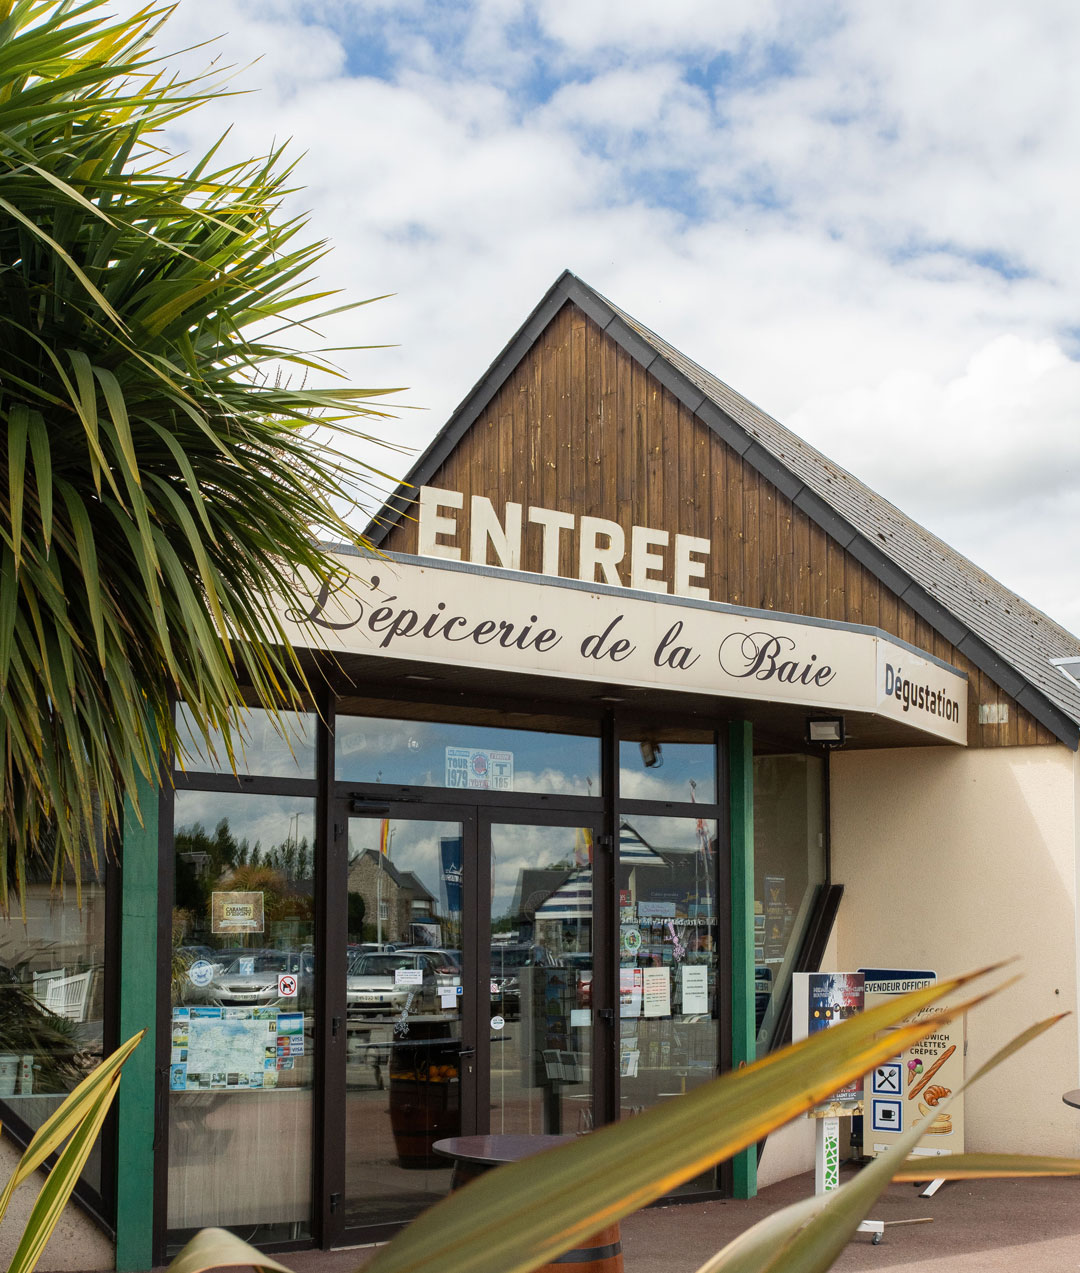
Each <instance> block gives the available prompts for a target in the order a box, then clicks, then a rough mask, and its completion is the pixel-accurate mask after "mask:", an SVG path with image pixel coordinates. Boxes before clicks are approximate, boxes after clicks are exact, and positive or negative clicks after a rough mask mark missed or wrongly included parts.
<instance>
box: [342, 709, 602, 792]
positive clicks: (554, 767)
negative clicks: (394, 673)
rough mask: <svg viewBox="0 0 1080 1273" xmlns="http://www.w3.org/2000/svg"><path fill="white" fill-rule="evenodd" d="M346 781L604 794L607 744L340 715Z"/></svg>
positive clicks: (483, 727) (565, 736) (534, 733)
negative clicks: (602, 775) (602, 754)
mask: <svg viewBox="0 0 1080 1273" xmlns="http://www.w3.org/2000/svg"><path fill="white" fill-rule="evenodd" d="M336 741H337V776H338V778H339V779H340V780H341V781H343V782H373V783H376V782H377V783H394V784H396V785H399V786H408V787H450V788H453V789H458V790H469V791H477V792H482V791H533V792H542V793H547V794H557V795H573V796H596V795H599V794H600V740H599V739H598V738H589V737H582V736H581V735H575V734H562V733H559V734H555V733H550V734H549V733H541V732H538V731H535V730H526V729H498V728H494V727H492V726H488V725H466V724H447V723H442V722H438V721H417V720H385V719H380V718H376V717H364V716H339V717H338V719H337V740H336Z"/></svg>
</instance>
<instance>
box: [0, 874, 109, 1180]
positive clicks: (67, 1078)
mask: <svg viewBox="0 0 1080 1273" xmlns="http://www.w3.org/2000/svg"><path fill="white" fill-rule="evenodd" d="M28 877H29V878H28V880H27V884H26V923H25V924H24V923H23V921H22V917H21V915H20V914H19V910H18V903H17V902H16V900H15V899H14V897H13V898H12V911H11V913H10V914H8V915H4V914H2V913H0V1121H4V1122H6V1121H7V1117H8V1116H7V1113H6V1111H7V1110H10V1111H11V1113H12V1114H13V1115H14V1116H16V1117H17V1118H19V1119H21V1120H22V1122H23V1123H25V1124H26V1125H27V1126H28V1127H29V1128H31V1129H32V1130H36V1129H37V1128H38V1127H40V1126H41V1124H42V1123H44V1122H45V1120H46V1119H47V1118H49V1117H50V1116H51V1115H52V1114H53V1113H54V1112H55V1110H56V1109H57V1107H58V1106H59V1105H60V1103H61V1101H62V1100H63V1099H64V1096H65V1095H66V1094H67V1093H68V1092H70V1091H71V1089H72V1088H73V1087H75V1086H76V1084H78V1083H79V1082H80V1081H81V1080H82V1079H83V1078H85V1076H86V1074H87V1073H88V1072H89V1071H90V1070H91V1069H93V1067H94V1066H95V1065H97V1064H98V1063H99V1062H100V1061H101V1059H102V1053H103V1028H102V1027H103V1018H104V1004H105V864H104V860H103V857H102V855H101V854H100V853H99V854H98V861H97V864H96V865H95V863H94V862H93V861H92V860H91V858H90V855H89V853H86V854H84V855H83V859H82V862H81V884H82V904H81V906H80V905H79V903H78V901H77V900H76V889H75V875H74V872H73V871H72V870H71V868H67V869H66V870H65V871H64V873H63V878H62V881H61V883H60V885H59V886H58V887H57V888H55V889H54V888H53V887H52V872H51V867H50V866H49V865H47V864H45V863H43V862H42V861H41V860H40V859H39V860H38V861H36V862H35V861H31V863H30V866H29V870H28ZM83 1179H84V1180H85V1181H86V1183H87V1184H89V1185H90V1186H91V1188H93V1189H95V1190H96V1191H98V1192H99V1193H100V1192H101V1156H100V1144H99V1145H96V1146H95V1147H94V1149H93V1150H92V1152H91V1156H90V1159H89V1161H88V1163H87V1166H86V1168H85V1170H84V1171H83Z"/></svg>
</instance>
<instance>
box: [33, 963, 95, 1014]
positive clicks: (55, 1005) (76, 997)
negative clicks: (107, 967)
mask: <svg viewBox="0 0 1080 1273" xmlns="http://www.w3.org/2000/svg"><path fill="white" fill-rule="evenodd" d="M93 975H94V970H93V969H91V970H90V971H89V972H77V973H76V974H75V975H74V976H73V977H54V978H53V979H52V980H51V981H50V982H49V983H48V985H47V986H46V987H45V1007H46V1008H48V1010H49V1011H50V1012H55V1013H56V1015H57V1016H58V1017H67V1018H68V1020H69V1021H85V1020H86V1005H87V1000H88V999H89V998H90V979H91V978H92V977H93Z"/></svg>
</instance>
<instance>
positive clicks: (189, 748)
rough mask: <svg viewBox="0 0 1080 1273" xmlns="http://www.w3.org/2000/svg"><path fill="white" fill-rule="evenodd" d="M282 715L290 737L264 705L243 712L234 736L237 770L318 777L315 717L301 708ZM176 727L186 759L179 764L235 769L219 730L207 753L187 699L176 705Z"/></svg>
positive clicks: (215, 769) (193, 768) (210, 769)
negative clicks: (194, 725) (283, 731)
mask: <svg viewBox="0 0 1080 1273" xmlns="http://www.w3.org/2000/svg"><path fill="white" fill-rule="evenodd" d="M280 716H281V719H282V721H283V722H284V723H285V727H286V732H287V739H286V738H283V737H282V736H281V734H279V733H278V731H277V730H276V729H275V728H274V724H273V721H272V720H271V717H270V713H269V712H267V711H265V710H264V709H263V708H251V709H250V710H249V711H246V712H244V713H243V715H242V716H241V718H240V728H239V731H238V732H237V733H236V734H235V735H234V737H233V746H234V747H235V748H236V772H237V773H240V774H263V775H265V776H266V777H269V778H314V777H315V717H314V716H312V715H311V714H310V713H300V712H281V713H280ZM176 728H177V732H178V733H179V735H180V753H181V758H182V760H183V763H182V765H179V766H178V767H179V768H182V769H184V770H187V771H195V772H197V771H200V770H201V771H204V772H207V773H231V772H232V769H231V767H230V765H229V760H228V752H227V751H226V750H225V741H224V738H223V736H222V734H221V733H220V731H218V730H214V731H213V732H212V733H211V744H212V745H211V748H210V751H209V753H208V752H207V751H206V750H205V748H204V746H203V744H202V740H201V738H200V737H198V736H197V735H196V731H195V729H194V728H193V726H192V716H191V711H190V709H189V708H188V706H187V705H186V704H185V703H181V704H179V705H178V707H177V709H176ZM290 747H291V748H292V750H291V751H290Z"/></svg>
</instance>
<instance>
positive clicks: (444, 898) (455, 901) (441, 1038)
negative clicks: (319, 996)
mask: <svg viewBox="0 0 1080 1273" xmlns="http://www.w3.org/2000/svg"><path fill="white" fill-rule="evenodd" d="M417 812H418V810H416V809H412V810H409V809H407V808H406V809H398V808H393V809H392V810H390V812H389V813H384V814H383V815H382V816H352V817H350V818H349V819H348V876H347V879H348V887H347V895H346V897H345V898H341V899H338V900H337V905H339V906H341V905H344V906H346V907H347V909H348V923H347V931H348V942H347V947H346V950H345V952H344V958H345V960H346V964H347V973H346V979H345V1006H344V1023H345V1102H344V1110H345V1173H344V1176H345V1189H344V1198H343V1203H344V1216H343V1217H342V1220H343V1225H344V1227H345V1229H347V1230H349V1229H354V1230H355V1229H367V1228H370V1227H372V1226H376V1225H387V1224H400V1223H404V1222H406V1221H408V1220H411V1219H412V1218H413V1217H414V1216H415V1215H417V1214H418V1213H419V1212H420V1211H422V1210H423V1209H424V1208H425V1207H428V1206H430V1205H431V1204H432V1203H433V1202H436V1201H437V1200H438V1199H439V1198H441V1197H442V1196H443V1195H444V1194H445V1193H446V1192H447V1191H448V1189H449V1186H450V1170H451V1163H450V1161H449V1160H448V1159H446V1158H441V1157H439V1156H438V1155H437V1154H436V1153H435V1152H434V1149H433V1145H434V1143H435V1142H436V1141H438V1140H441V1139H444V1138H445V1137H448V1136H458V1135H461V1134H462V1132H463V1131H466V1130H470V1129H471V1127H472V1126H473V1125H474V1124H475V1095H474V1085H475V1075H476V1069H475V1064H476V1062H475V1052H476V1044H475V1017H476V1013H475V1000H473V1001H472V1002H471V1003H470V997H469V995H468V993H467V984H468V982H469V980H470V978H469V977H468V975H467V973H466V942H467V938H466V919H465V905H464V894H465V889H466V887H470V888H474V887H475V885H474V883H473V881H472V878H471V877H472V875H473V873H474V871H473V864H474V861H475V832H474V826H475V821H474V819H473V818H472V817H471V816H464V815H463V813H462V811H460V810H455V811H452V813H451V815H450V816H432V811H431V810H430V809H425V810H424V811H423V812H424V815H425V816H423V817H417V816H415V815H416V813H417ZM334 904H335V903H334V901H333V899H332V901H331V905H334ZM469 962H470V963H472V962H474V957H470V960H469ZM472 980H475V978H472ZM485 1024H486V1016H485Z"/></svg>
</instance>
